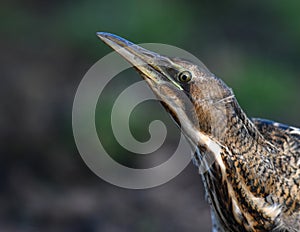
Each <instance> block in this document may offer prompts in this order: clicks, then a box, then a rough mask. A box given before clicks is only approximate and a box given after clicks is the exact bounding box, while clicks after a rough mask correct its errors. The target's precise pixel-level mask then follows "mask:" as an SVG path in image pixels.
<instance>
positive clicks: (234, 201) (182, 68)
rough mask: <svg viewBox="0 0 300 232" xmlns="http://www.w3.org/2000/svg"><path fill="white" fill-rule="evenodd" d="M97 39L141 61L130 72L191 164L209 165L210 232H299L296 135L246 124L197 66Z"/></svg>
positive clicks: (263, 123) (108, 37) (299, 140)
mask: <svg viewBox="0 0 300 232" xmlns="http://www.w3.org/2000/svg"><path fill="white" fill-rule="evenodd" d="M98 36H99V37H100V38H101V39H102V40H103V41H104V42H105V43H107V44H108V45H109V46H110V47H112V48H113V49H115V50H117V52H118V53H120V55H121V56H123V57H124V58H125V59H126V60H128V61H129V62H130V63H131V64H132V65H137V64H138V63H139V62H141V61H142V62H143V63H144V65H143V66H136V67H135V68H136V69H137V71H138V72H139V73H140V75H141V76H142V77H143V78H144V79H145V81H146V82H147V83H148V84H149V86H150V88H151V89H152V90H153V92H154V93H155V94H156V95H157V97H158V98H159V99H160V100H161V102H162V103H163V105H164V107H165V108H166V109H167V110H168V111H169V112H170V113H171V115H172V117H173V118H174V119H175V120H176V122H177V123H178V124H179V125H180V127H181V129H182V131H183V133H184V134H185V135H186V137H187V139H188V140H189V142H190V143H191V144H192V145H194V146H196V147H197V152H196V153H195V156H194V163H195V164H196V165H198V166H199V168H201V165H202V166H203V163H204V166H205V165H207V167H209V169H208V171H207V172H204V173H203V175H202V178H203V182H204V185H205V188H206V192H207V196H208V201H209V203H210V205H211V207H212V218H213V221H214V231H300V130H299V129H297V128H293V127H288V126H286V125H283V124H279V123H275V122H272V121H268V120H262V119H252V120H251V119H249V118H248V117H247V116H246V114H245V113H244V112H243V111H242V109H241V108H240V106H239V104H238V102H237V100H236V98H235V96H234V94H233V92H232V90H231V89H230V88H228V87H227V85H226V84H225V83H224V82H223V81H222V80H220V79H219V78H217V77H215V76H214V75H213V74H212V73H211V72H210V71H209V70H208V69H207V68H206V67H205V66H204V65H195V64H193V63H191V62H189V61H186V60H184V59H180V58H168V57H164V56H161V55H159V54H156V53H154V52H151V51H147V50H145V49H143V48H141V47H139V46H137V45H134V44H132V43H131V42H129V41H127V40H124V39H123V38H120V37H118V36H115V35H112V34H109V33H99V34H98ZM120 48H125V49H122V50H118V49H120ZM139 64H140V63H139ZM183 94H185V95H186V96H188V98H189V100H190V101H191V102H192V104H193V106H194V108H195V114H196V115H194V114H192V113H191V111H190V109H189V106H188V105H187V104H186V102H185V101H184V100H183V97H182V96H183ZM170 97H171V98H170ZM170 99H171V100H170ZM195 117H196V119H197V121H198V122H199V123H198V124H199V125H195V120H194V119H195ZM182 119H184V120H182ZM211 159H213V160H215V162H213V163H212V164H211V163H210V162H209V160H211Z"/></svg>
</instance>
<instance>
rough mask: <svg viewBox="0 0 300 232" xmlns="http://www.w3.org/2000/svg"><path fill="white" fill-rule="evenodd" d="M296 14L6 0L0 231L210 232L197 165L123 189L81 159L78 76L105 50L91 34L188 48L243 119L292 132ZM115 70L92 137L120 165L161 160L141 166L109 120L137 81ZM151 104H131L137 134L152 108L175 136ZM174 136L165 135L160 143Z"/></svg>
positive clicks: (266, 8)
mask: <svg viewBox="0 0 300 232" xmlns="http://www.w3.org/2000/svg"><path fill="white" fill-rule="evenodd" d="M299 9H300V2H299V1H296V0H290V1H286V2H284V3H283V2H280V1H258V0H255V1H232V0H229V1H217V2H216V1H190V0H185V1H183V0H182V1H180V0H176V1H171V0H166V1H158V0H152V1H138V0H127V1H115V0H110V1H101V0H100V1H96V0H86V1H78V0H75V1H68V0H62V1H48V2H45V1H37V0H30V1H16V0H10V1H8V0H4V1H1V6H0V15H1V21H0V26H1V43H0V49H1V54H0V59H1V60H0V68H1V84H0V95H1V108H0V110H1V114H0V138H1V139H0V141H1V142H0V143H1V148H0V149H1V156H0V231H1V232H2V231H3V232H15V231H26V232H33V231H34V232H35V231H45V232H52V231H53V232H54V231H55V232H60V231H61V232H68V231H70V232H77V231H78V232H81V231H86V232H94V231H95V232H96V231H97V232H98V231H109V232H119V231H120V232H121V231H122V232H123V231H146V232H147V231H149V232H152V231H191V232H193V231H210V228H211V221H210V215H209V208H208V205H207V203H206V202H205V197H204V191H203V186H202V183H201V180H200V177H199V176H198V175H197V170H196V168H195V167H194V166H193V165H189V166H188V167H187V169H185V171H184V172H182V173H181V174H180V175H179V176H177V177H176V178H175V179H173V180H172V181H170V182H169V183H167V184H165V185H163V186H160V187H157V188H153V189H148V190H128V189H122V188H119V187H116V186H113V185H110V184H108V183H106V182H104V181H103V180H101V179H100V178H98V177H97V176H96V175H94V174H93V173H92V172H91V171H90V170H89V169H88V167H87V166H86V165H85V164H84V162H83V161H82V159H81V157H80V155H79V153H78V151H77V149H76V146H75V143H74V140H73V135H72V125H71V119H72V117H71V111H72V103H73V98H74V95H75V92H76V88H77V86H78V85H79V83H80V81H81V79H82V77H83V75H84V74H85V72H86V71H87V70H88V69H89V68H90V67H91V66H92V65H93V64H94V63H95V62H96V61H97V60H98V59H100V58H101V57H103V56H104V55H106V54H107V53H109V52H110V51H111V50H110V49H109V48H108V47H106V46H105V45H104V44H103V43H101V41H99V39H98V38H97V37H96V35H95V33H96V31H108V32H112V33H116V34H118V35H120V36H123V37H125V38H128V39H130V40H131V41H133V42H136V43H147V42H151V43H155V42H157V43H165V44H170V45H174V46H178V47H180V48H183V49H185V50H187V51H189V52H191V53H192V54H194V55H196V56H197V57H198V58H199V59H201V60H202V61H203V62H204V63H205V64H206V65H207V66H208V67H209V69H210V70H211V71H212V72H214V73H215V74H216V75H218V76H219V77H222V79H223V80H224V81H225V82H226V83H227V84H228V85H229V86H231V87H232V88H233V89H234V92H235V94H236V96H237V98H238V100H239V102H240V104H241V106H242V107H243V109H244V110H245V111H246V112H247V114H248V115H249V116H256V117H261V118H270V119H273V120H276V121H280V122H283V123H287V124H291V125H294V126H298V127H299V126H300V120H299V115H300V110H299V98H300V93H299V91H298V89H299V82H300V79H299V77H300V76H299V75H300V74H299V73H300V63H299V55H300V42H299V41H300V14H299ZM119 76H120V78H116V80H114V82H112V83H111V85H110V87H109V88H108V89H107V91H106V92H105V94H104V95H103V99H104V100H102V102H100V101H99V107H98V108H97V114H96V116H97V118H96V121H97V125H98V127H99V128H100V127H102V129H101V133H99V137H100V138H102V140H103V142H104V143H105V146H106V149H108V150H110V151H111V152H112V153H113V155H114V156H115V157H114V158H115V159H116V160H118V162H120V163H123V164H127V165H128V166H138V165H141V166H143V165H146V166H147V162H145V161H147V160H152V161H153V160H157V159H158V160H160V159H161V158H160V157H159V156H158V155H154V156H155V158H153V159H151V158H149V157H148V158H147V159H144V160H141V162H140V164H139V162H136V161H135V160H136V159H135V158H136V155H135V154H130V152H127V151H124V149H123V148H122V147H120V146H119V145H118V144H117V143H116V141H115V139H114V138H113V135H112V132H111V128H110V126H109V115H108V113H109V109H110V108H111V104H112V103H113V99H114V98H115V97H116V96H117V94H118V93H119V92H120V91H121V90H122V88H123V87H124V86H125V87H126V86H127V85H128V84H130V83H132V81H137V80H139V77H138V75H137V74H135V73H134V72H133V71H132V70H129V71H128V72H125V73H124V74H120V75H119ZM149 104H150V105H151V107H152V108H151V107H150V108H151V109H152V110H151V112H152V113H151V118H147V115H149V113H147V112H149V111H145V108H144V110H143V108H139V109H137V110H136V112H135V113H136V115H138V116H140V115H142V116H143V117H137V116H135V117H134V116H133V118H132V120H131V122H130V124H131V125H132V126H133V134H134V135H135V136H136V137H137V138H138V139H140V140H141V141H143V140H147V138H148V137H149V134H148V130H147V124H149V121H151V120H152V119H153V117H154V118H155V117H156V115H157V116H159V117H163V118H164V119H165V120H166V121H167V124H168V125H169V127H171V129H172V130H175V131H176V128H175V127H174V128H172V127H173V126H172V125H173V124H172V122H171V121H170V120H169V118H168V116H167V115H166V114H164V112H163V111H162V108H161V107H160V106H159V104H158V103H156V102H149ZM146 109H149V106H147V107H146ZM145 112H146V113H145ZM153 112H155V113H153ZM172 134H175V135H176V134H177V135H178V134H179V133H178V130H177V132H176V133H172ZM176 141H178V140H176V138H173V137H172V138H171V139H169V140H168V141H166V144H165V146H166V150H168V149H171V150H172V148H173V147H174V146H175V145H176ZM162 151H163V150H162ZM161 153H162V154H165V153H164V152H161ZM165 158H166V157H164V158H163V160H164V159H165ZM140 159H143V158H140ZM150 166H151V165H150Z"/></svg>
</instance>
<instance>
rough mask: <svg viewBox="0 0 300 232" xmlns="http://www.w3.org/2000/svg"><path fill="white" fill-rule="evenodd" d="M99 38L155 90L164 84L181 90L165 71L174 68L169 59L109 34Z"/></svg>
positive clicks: (101, 34)
mask: <svg viewBox="0 0 300 232" xmlns="http://www.w3.org/2000/svg"><path fill="white" fill-rule="evenodd" d="M97 36H98V37H99V38H100V39H101V40H102V41H103V42H104V43H106V44H107V45H108V46H110V47H111V48H112V49H114V50H115V51H116V52H117V53H119V54H120V55H121V56H122V57H123V58H125V60H127V61H128V62H129V63H130V64H131V65H132V66H133V67H134V68H135V69H136V70H137V71H138V72H139V73H140V74H141V76H142V77H143V78H144V79H145V80H146V81H147V83H148V84H149V85H150V87H151V88H152V89H153V88H155V87H157V86H156V85H160V84H163V83H166V82H167V83H170V82H171V83H172V84H174V85H175V86H176V87H177V88H179V89H180V90H181V89H182V88H181V86H180V85H179V84H178V83H177V82H175V81H174V80H173V78H172V77H170V76H169V75H168V73H167V72H166V71H165V70H166V68H168V67H172V66H174V64H173V63H172V62H171V60H170V59H169V58H168V57H164V56H161V55H159V54H157V53H155V52H152V51H149V50H147V49H144V48H142V47H140V46H138V45H136V44H134V43H132V42H130V41H128V40H126V39H124V38H121V37H119V36H117V35H114V34H110V33H107V32H97Z"/></svg>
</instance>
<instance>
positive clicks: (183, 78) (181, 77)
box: [178, 71, 192, 82]
mask: <svg viewBox="0 0 300 232" xmlns="http://www.w3.org/2000/svg"><path fill="white" fill-rule="evenodd" d="M191 79H192V74H191V73H190V72H189V71H183V72H181V73H179V74H178V81H180V82H189V81H190V80H191Z"/></svg>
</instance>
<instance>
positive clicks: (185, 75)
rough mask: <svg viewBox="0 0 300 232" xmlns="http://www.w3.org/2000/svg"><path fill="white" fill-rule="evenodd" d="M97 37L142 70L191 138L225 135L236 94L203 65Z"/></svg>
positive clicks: (120, 40)
mask: <svg viewBox="0 0 300 232" xmlns="http://www.w3.org/2000/svg"><path fill="white" fill-rule="evenodd" d="M97 35H98V37H99V38H100V39H101V40H102V41H104V42H105V43H106V44H107V45H108V46H110V47H111V48H112V49H114V50H115V51H116V52H117V53H119V54H120V55H121V56H122V57H124V58H125V59H126V60H127V61H128V62H129V63H130V64H131V65H132V66H133V67H134V68H135V69H136V70H137V71H138V73H139V74H140V75H141V76H142V77H143V79H144V80H145V81H146V82H147V83H148V85H149V87H150V88H151V89H152V91H153V92H154V93H155V94H156V96H157V97H158V99H159V100H160V101H161V102H162V104H163V106H164V107H165V108H166V110H167V111H168V112H169V113H170V114H171V115H172V117H173V118H174V119H175V121H176V122H177V123H178V124H179V126H180V127H181V128H182V130H183V131H184V132H185V134H186V135H188V137H189V138H191V139H192V140H194V139H193V137H195V136H194V135H195V133H196V132H199V131H200V132H204V133H205V134H210V135H211V134H212V133H214V136H215V137H216V136H217V134H220V132H221V133H223V131H222V130H223V129H225V128H226V123H225V122H226V115H227V113H226V112H227V111H228V110H229V109H230V107H228V106H227V103H228V102H231V100H232V99H233V98H234V97H233V93H232V91H231V89H230V88H228V87H227V86H226V85H225V84H224V82H223V81H222V80H220V79H219V78H217V77H215V75H213V74H212V73H211V72H210V71H209V70H208V69H207V68H206V67H205V66H204V65H203V64H202V63H200V64H195V63H193V62H191V61H188V60H186V59H182V58H172V57H167V56H164V55H160V54H158V53H155V52H152V51H149V50H147V49H144V48H142V47H140V46H138V45H136V44H134V43H132V42H129V41H128V40H126V39H123V38H121V37H119V36H116V35H113V34H110V33H105V32H99V33H97ZM221 124H222V125H221ZM195 142H196V141H195Z"/></svg>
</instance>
